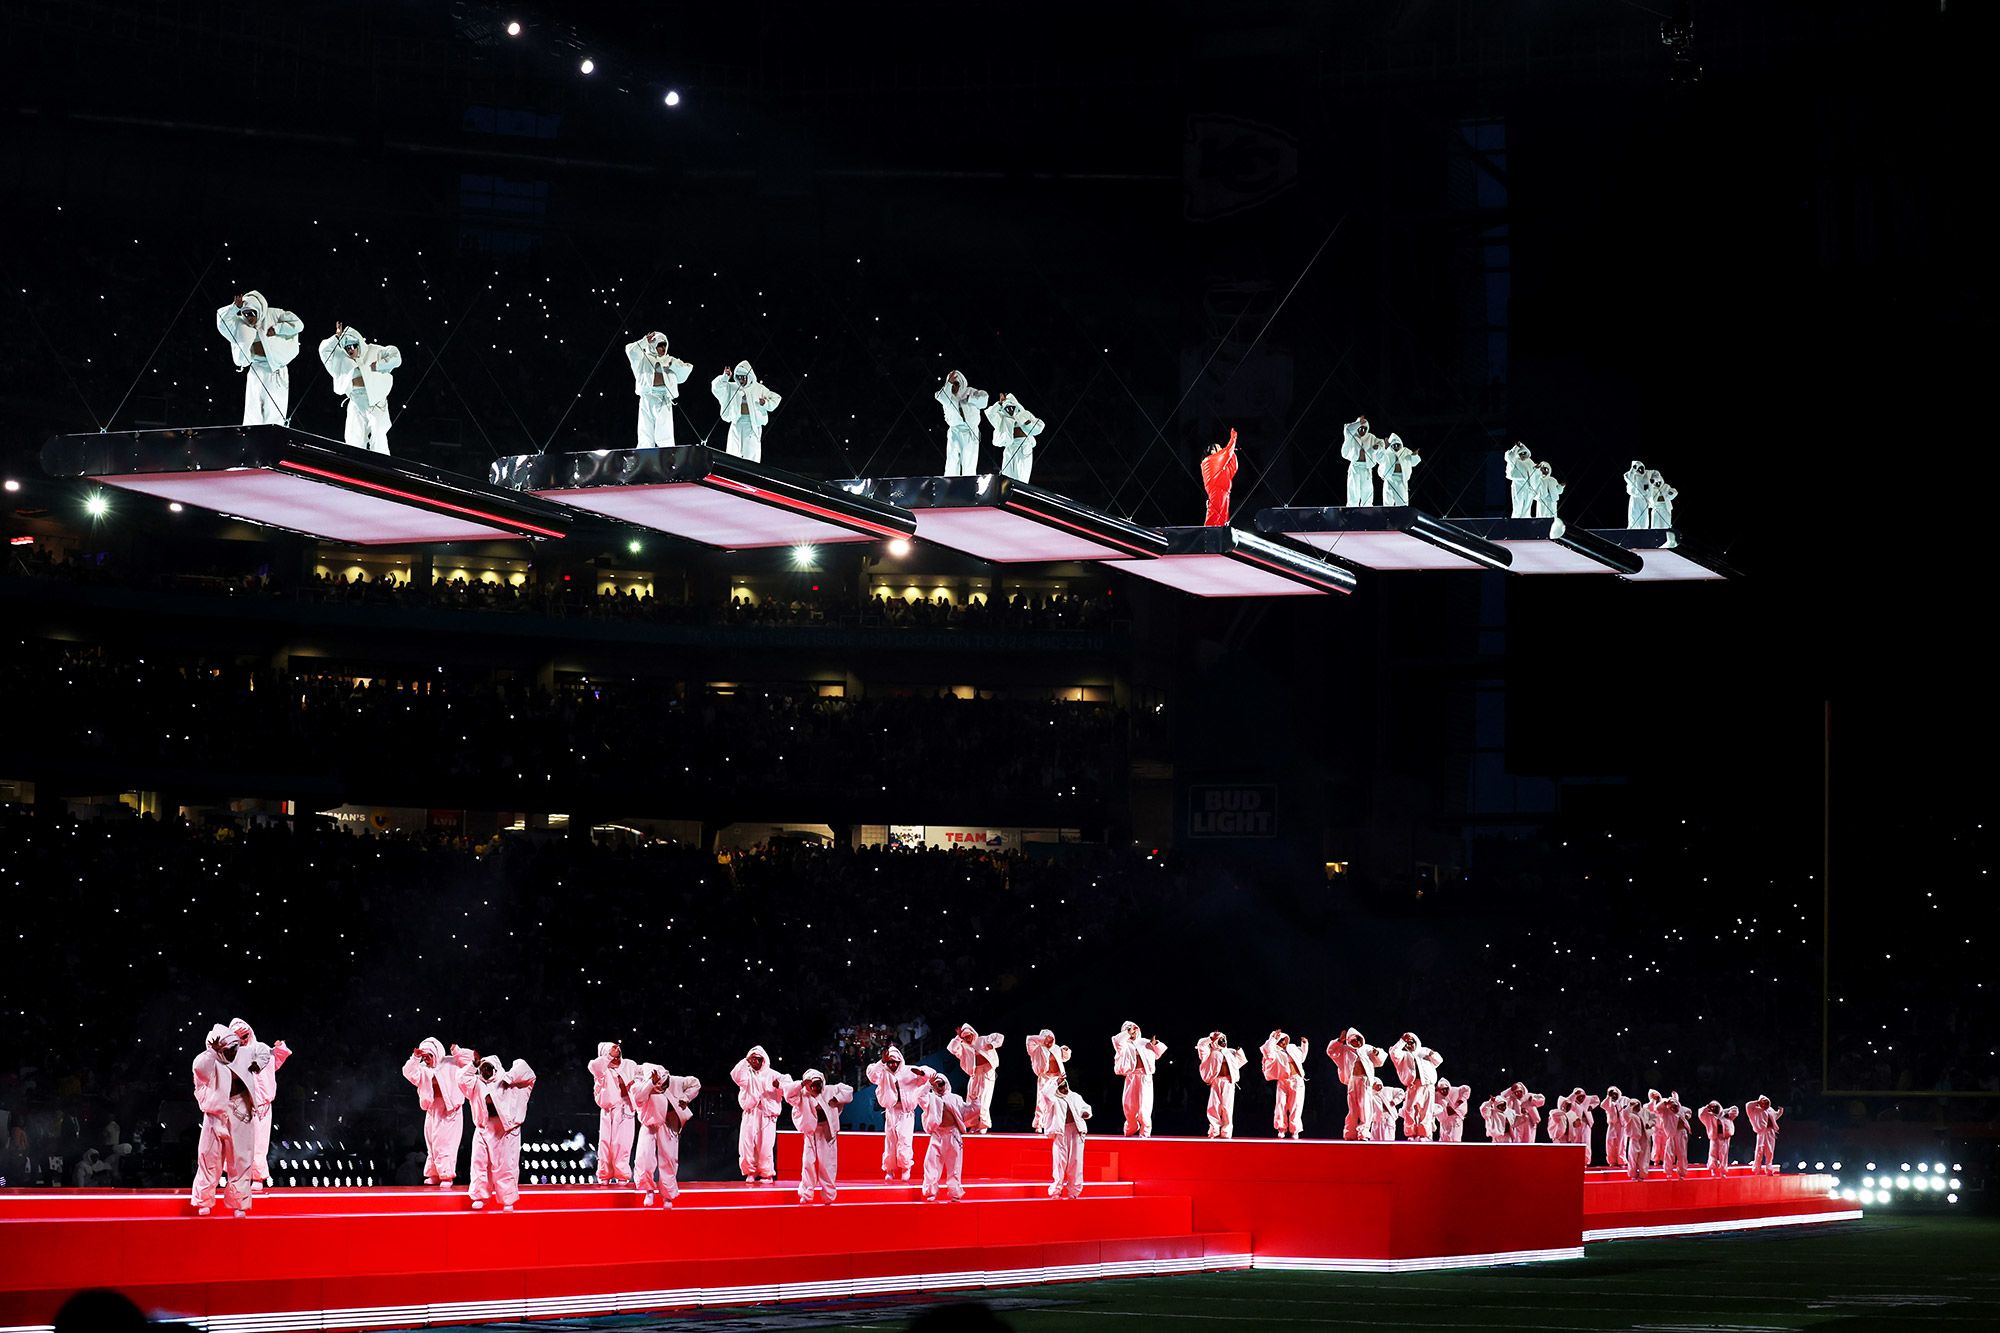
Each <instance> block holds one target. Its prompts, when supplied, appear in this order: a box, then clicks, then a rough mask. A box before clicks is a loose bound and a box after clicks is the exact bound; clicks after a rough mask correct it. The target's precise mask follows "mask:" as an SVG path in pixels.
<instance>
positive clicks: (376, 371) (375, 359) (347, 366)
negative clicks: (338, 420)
mask: <svg viewBox="0 0 2000 1333" xmlns="http://www.w3.org/2000/svg"><path fill="white" fill-rule="evenodd" d="M319 359H320V364H321V365H323V366H325V367H326V373H327V374H328V375H331V376H332V377H333V391H334V392H335V393H337V394H339V395H340V396H341V397H342V398H345V399H346V400H347V437H346V438H347V443H348V444H350V445H352V446H353V447H354V448H356V449H367V450H370V451H371V452H373V453H378V454H386V453H388V452H389V392H390V390H392V389H394V388H395V387H396V377H395V376H394V375H392V374H390V373H389V372H390V371H392V370H394V369H395V368H396V367H397V366H400V365H402V364H403V354H402V353H401V352H399V351H397V350H396V349H395V348H394V347H391V346H389V345H387V344H382V343H371V342H369V341H368V339H367V338H366V337H364V336H363V335H362V333H361V331H360V330H359V329H354V328H347V329H342V330H341V331H340V332H339V333H336V334H334V335H333V336H332V337H331V338H328V339H327V340H326V341H325V342H322V343H321V344H320V345H319Z"/></svg>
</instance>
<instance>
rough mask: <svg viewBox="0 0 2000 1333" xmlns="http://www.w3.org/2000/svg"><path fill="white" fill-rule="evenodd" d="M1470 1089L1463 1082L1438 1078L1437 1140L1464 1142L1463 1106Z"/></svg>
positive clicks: (1469, 1097)
mask: <svg viewBox="0 0 2000 1333" xmlns="http://www.w3.org/2000/svg"><path fill="white" fill-rule="evenodd" d="M1471 1100H1472V1089H1471V1088H1469V1087H1467V1086H1466V1085H1465V1084H1463V1083H1453V1082H1451V1081H1449V1080H1447V1079H1439V1080H1438V1085H1437V1114H1438V1135H1437V1136H1438V1142H1439V1143H1463V1142H1465V1107H1466V1103H1468V1102H1470V1101H1471Z"/></svg>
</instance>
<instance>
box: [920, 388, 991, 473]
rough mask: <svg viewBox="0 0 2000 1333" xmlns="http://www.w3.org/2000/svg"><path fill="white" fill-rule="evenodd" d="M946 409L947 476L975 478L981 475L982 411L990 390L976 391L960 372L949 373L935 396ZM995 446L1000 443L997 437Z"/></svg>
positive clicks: (945, 445)
mask: <svg viewBox="0 0 2000 1333" xmlns="http://www.w3.org/2000/svg"><path fill="white" fill-rule="evenodd" d="M931 397H933V398H935V399H937V401H938V406H939V407H942V408H943V409H944V473H943V475H944V476H947V477H971V476H977V475H978V473H979V410H980V409H981V408H983V407H985V406H986V390H984V389H975V388H973V387H972V386H971V385H970V384H967V383H966V382H965V376H963V375H961V374H960V373H959V372H957V371H956V370H954V371H950V372H948V373H947V374H946V375H945V377H944V383H943V384H942V385H941V386H939V388H938V391H937V392H936V393H934V394H932V395H931ZM994 443H996V444H997V443H999V440H998V439H997V438H996V439H995V440H994Z"/></svg>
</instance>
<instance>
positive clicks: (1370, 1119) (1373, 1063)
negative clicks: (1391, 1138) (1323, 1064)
mask: <svg viewBox="0 0 2000 1333" xmlns="http://www.w3.org/2000/svg"><path fill="white" fill-rule="evenodd" d="M1326 1057H1327V1059H1329V1060H1331V1061H1333V1065H1334V1069H1335V1070H1336V1071H1337V1072H1338V1073H1339V1074H1340V1081H1341V1082H1342V1083H1344V1084H1346V1085H1347V1120H1346V1122H1345V1123H1343V1124H1342V1125H1341V1127H1340V1137H1342V1138H1343V1139H1349V1140H1359V1139H1366V1138H1368V1137H1370V1136H1371V1134H1372V1133H1373V1128H1372V1127H1373V1125H1374V1123H1375V1113H1376V1101H1377V1098H1376V1096H1375V1092H1374V1083H1375V1071H1376V1070H1378V1069H1380V1068H1381V1067H1382V1066H1383V1064H1384V1063H1385V1062H1386V1061H1387V1060H1388V1058H1389V1053H1388V1052H1387V1051H1385V1050H1383V1049H1382V1048H1381V1047H1380V1046H1370V1045H1369V1044H1368V1039H1367V1038H1366V1037H1363V1036H1362V1035H1361V1033H1360V1032H1359V1031H1357V1030H1356V1029H1354V1028H1348V1029H1347V1030H1346V1031H1345V1032H1343V1033H1341V1034H1340V1035H1339V1036H1338V1037H1335V1038H1334V1039H1333V1040H1332V1041H1330V1042H1328V1043H1327V1045H1326Z"/></svg>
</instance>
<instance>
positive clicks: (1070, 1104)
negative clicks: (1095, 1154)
mask: <svg viewBox="0 0 2000 1333" xmlns="http://www.w3.org/2000/svg"><path fill="white" fill-rule="evenodd" d="M1060 1082H1061V1083H1062V1084H1063V1086H1064V1087H1065V1088H1067V1087H1068V1083H1069V1081H1068V1080H1067V1079H1063V1080H1060ZM1042 1132H1043V1133H1044V1134H1046V1135H1048V1136H1049V1150H1050V1171H1049V1197H1050V1198H1051V1199H1057V1198H1061V1199H1075V1198H1078V1197H1080V1196H1081V1195H1082V1194H1083V1144H1084V1140H1085V1138H1086V1137H1088V1135H1089V1134H1090V1103H1089V1102H1087V1101H1085V1100H1084V1099H1083V1094H1082V1093H1079V1092H1077V1091H1076V1090H1074V1089H1070V1090H1069V1091H1065V1092H1056V1091H1054V1090H1053V1089H1052V1090H1051V1092H1050V1096H1049V1112H1048V1124H1047V1126H1046V1127H1045V1128H1044V1129H1043V1130H1042Z"/></svg>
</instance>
